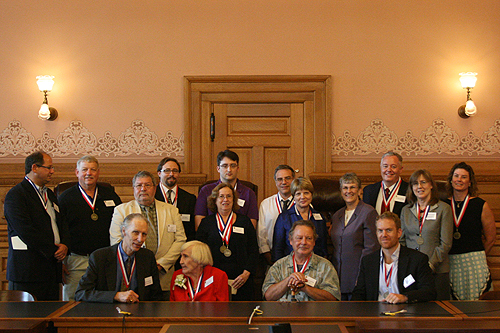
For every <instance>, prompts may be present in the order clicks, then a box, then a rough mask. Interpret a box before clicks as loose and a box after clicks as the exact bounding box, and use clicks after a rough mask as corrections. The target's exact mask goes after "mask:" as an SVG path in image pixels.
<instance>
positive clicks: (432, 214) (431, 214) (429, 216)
mask: <svg viewBox="0 0 500 333" xmlns="http://www.w3.org/2000/svg"><path fill="white" fill-rule="evenodd" d="M436 216H437V213H436V212H429V213H427V218H426V220H435V219H436Z"/></svg>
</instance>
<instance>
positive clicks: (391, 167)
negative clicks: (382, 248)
mask: <svg viewBox="0 0 500 333" xmlns="http://www.w3.org/2000/svg"><path fill="white" fill-rule="evenodd" d="M380 171H381V174H382V181H381V182H378V183H375V184H371V185H367V186H366V187H365V188H364V189H363V202H364V203H367V204H369V205H371V206H372V207H373V208H375V210H376V211H377V213H379V214H382V213H383V212H386V211H391V212H393V213H395V214H397V215H398V216H400V214H401V210H402V209H403V207H404V206H405V205H406V204H407V203H408V201H407V200H406V191H407V190H408V183H407V182H405V181H404V180H402V179H401V172H402V171H403V157H401V155H399V154H398V153H395V152H392V151H389V152H387V153H385V154H384V155H383V156H382V160H381V161H380Z"/></svg>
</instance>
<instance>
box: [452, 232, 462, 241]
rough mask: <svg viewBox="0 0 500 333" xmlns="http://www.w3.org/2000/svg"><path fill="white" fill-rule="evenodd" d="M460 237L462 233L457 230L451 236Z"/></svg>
mask: <svg viewBox="0 0 500 333" xmlns="http://www.w3.org/2000/svg"><path fill="white" fill-rule="evenodd" d="M460 237H462V235H461V234H460V233H459V232H458V231H455V233H454V234H453V238H455V239H460Z"/></svg>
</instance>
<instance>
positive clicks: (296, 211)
mask: <svg viewBox="0 0 500 333" xmlns="http://www.w3.org/2000/svg"><path fill="white" fill-rule="evenodd" d="M293 205H295V201H294V202H293V203H292V206H293ZM292 206H290V207H289V208H288V209H290V208H292ZM294 208H295V213H296V214H297V215H298V216H300V217H302V215H300V212H299V211H298V210H297V207H294ZM312 215H313V212H312V209H311V207H309V217H308V218H307V219H308V220H311V217H312Z"/></svg>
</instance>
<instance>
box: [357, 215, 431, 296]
mask: <svg viewBox="0 0 500 333" xmlns="http://www.w3.org/2000/svg"><path fill="white" fill-rule="evenodd" d="M376 227H377V239H378V242H379V243H380V246H381V247H382V248H381V249H380V251H378V250H377V251H375V252H372V253H371V254H369V255H367V256H365V257H363V259H361V267H360V271H359V275H358V282H357V283H356V287H355V288H354V291H353V292H352V299H351V300H352V301H377V300H378V301H385V302H387V303H393V304H396V303H415V302H427V301H432V300H434V299H435V298H436V290H435V288H434V277H433V275H432V271H431V268H430V267H429V258H428V257H427V255H425V254H423V253H421V252H418V251H416V250H413V249H409V248H407V247H406V246H402V245H400V244H399V238H400V237H401V234H402V230H401V220H400V219H399V217H398V216H397V215H396V214H394V213H392V212H385V213H383V214H382V215H380V216H378V217H377V220H376Z"/></svg>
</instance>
